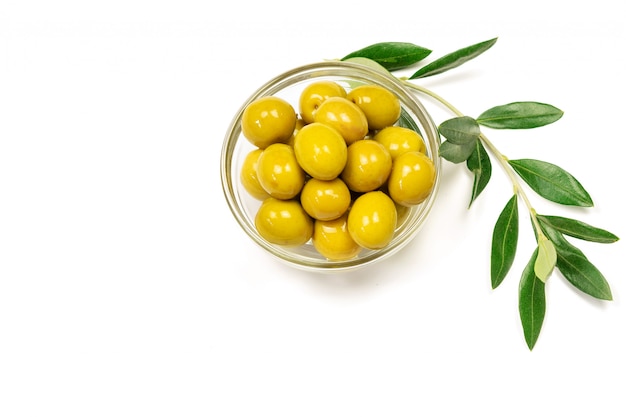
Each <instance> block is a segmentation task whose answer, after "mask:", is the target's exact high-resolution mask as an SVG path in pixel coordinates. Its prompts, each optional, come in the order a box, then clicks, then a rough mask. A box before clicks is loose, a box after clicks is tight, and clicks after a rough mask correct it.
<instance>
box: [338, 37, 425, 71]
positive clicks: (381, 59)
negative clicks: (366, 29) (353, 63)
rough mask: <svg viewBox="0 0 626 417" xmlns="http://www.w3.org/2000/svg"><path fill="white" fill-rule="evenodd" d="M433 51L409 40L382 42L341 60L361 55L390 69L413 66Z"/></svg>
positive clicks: (352, 53)
mask: <svg viewBox="0 0 626 417" xmlns="http://www.w3.org/2000/svg"><path fill="white" fill-rule="evenodd" d="M431 52H432V51H431V50H430V49H427V48H423V47H421V46H418V45H415V44H412V43H407V42H380V43H375V44H373V45H369V46H366V47H365V48H362V49H359V50H357V51H354V52H351V53H349V54H348V55H346V56H344V57H343V58H342V59H341V60H342V61H345V60H347V59H349V58H355V57H361V58H369V59H371V60H373V61H376V62H378V63H379V64H380V65H382V66H383V67H385V68H386V69H387V70H389V71H394V70H399V69H402V68H406V67H408V66H411V65H413V64H415V63H417V62H419V61H421V60H423V59H424V58H426V57H427V56H428V55H430V53H431Z"/></svg>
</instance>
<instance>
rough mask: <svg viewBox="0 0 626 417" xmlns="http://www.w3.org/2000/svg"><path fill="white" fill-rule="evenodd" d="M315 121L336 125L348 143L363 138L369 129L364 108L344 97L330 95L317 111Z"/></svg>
mask: <svg viewBox="0 0 626 417" xmlns="http://www.w3.org/2000/svg"><path fill="white" fill-rule="evenodd" d="M314 121H316V122H319V123H323V124H326V125H329V126H331V127H334V128H335V129H337V130H338V131H339V133H340V134H341V136H343V138H344V140H345V141H346V144H348V145H350V144H351V143H353V142H355V141H357V140H360V139H363V138H364V137H365V135H367V133H368V131H369V127H368V125H367V117H366V116H365V113H363V110H361V108H360V107H359V106H357V105H356V104H354V103H353V102H351V101H350V100H348V99H347V98H344V97H329V98H327V99H326V100H324V102H322V104H320V106H319V107H318V109H317V111H316V112H315V117H314Z"/></svg>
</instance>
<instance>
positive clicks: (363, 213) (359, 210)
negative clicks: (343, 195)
mask: <svg viewBox="0 0 626 417" xmlns="http://www.w3.org/2000/svg"><path fill="white" fill-rule="evenodd" d="M397 220H398V213H397V212H396V205H395V204H394V202H393V200H392V199H391V198H390V197H389V196H388V195H387V194H385V193H384V192H382V191H370V192H368V193H365V194H362V195H360V196H359V197H358V198H357V199H356V200H354V203H353V204H352V207H351V208H350V211H349V212H348V232H349V233H350V236H352V239H354V241H355V242H356V243H358V244H359V246H362V247H364V248H367V249H381V248H384V247H385V246H387V244H389V242H391V239H392V238H393V234H394V232H395V230H396V223H397Z"/></svg>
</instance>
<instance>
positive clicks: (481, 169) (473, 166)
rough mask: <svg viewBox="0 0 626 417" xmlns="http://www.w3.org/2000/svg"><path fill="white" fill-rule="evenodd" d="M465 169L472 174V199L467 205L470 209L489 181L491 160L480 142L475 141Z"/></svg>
mask: <svg viewBox="0 0 626 417" xmlns="http://www.w3.org/2000/svg"><path fill="white" fill-rule="evenodd" d="M467 168H468V169H469V170H470V171H472V173H473V174H474V183H473V185H472V197H471V199H470V203H469V206H470V207H471V206H472V203H473V202H474V201H475V200H476V199H477V198H478V196H479V195H480V193H482V192H483V190H484V189H485V187H486V186H487V184H488V183H489V180H490V179H491V159H489V154H488V153H487V151H486V150H485V147H484V146H483V144H482V142H481V141H480V140H477V141H476V146H475V149H474V152H472V154H471V155H470V157H469V158H468V159H467Z"/></svg>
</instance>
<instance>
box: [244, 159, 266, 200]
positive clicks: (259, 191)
mask: <svg viewBox="0 0 626 417" xmlns="http://www.w3.org/2000/svg"><path fill="white" fill-rule="evenodd" d="M261 153H263V150H262V149H258V148H257V149H254V150H252V151H250V152H249V153H248V154H247V155H246V157H245V159H244V160H243V165H242V166H241V173H240V180H241V184H242V185H243V188H244V189H245V190H246V191H247V192H248V194H250V195H251V196H252V197H254V198H256V199H257V200H265V199H266V198H267V197H269V196H270V195H269V194H268V193H267V191H265V189H264V188H263V187H262V186H261V184H260V183H259V178H258V176H257V163H258V161H259V156H261Z"/></svg>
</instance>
